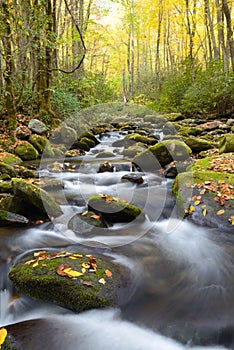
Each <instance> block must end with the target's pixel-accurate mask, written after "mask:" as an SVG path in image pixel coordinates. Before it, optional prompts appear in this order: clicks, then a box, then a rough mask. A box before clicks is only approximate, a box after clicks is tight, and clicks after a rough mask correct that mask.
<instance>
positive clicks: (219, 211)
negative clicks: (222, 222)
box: [216, 209, 225, 215]
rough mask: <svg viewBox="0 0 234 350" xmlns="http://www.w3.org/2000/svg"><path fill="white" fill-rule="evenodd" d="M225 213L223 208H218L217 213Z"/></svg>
mask: <svg viewBox="0 0 234 350" xmlns="http://www.w3.org/2000/svg"><path fill="white" fill-rule="evenodd" d="M224 213H225V210H224V209H220V210H218V211H217V213H216V214H217V215H223V214H224Z"/></svg>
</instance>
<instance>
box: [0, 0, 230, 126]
mask: <svg viewBox="0 0 234 350" xmlns="http://www.w3.org/2000/svg"><path fill="white" fill-rule="evenodd" d="M233 5H234V1H233V0H202V1H201V0H180V1H176V2H175V1H171V0H146V1H144V2H142V1H141V0H119V1H110V0H109V1H107V0H106V1H101V0H1V1H0V91H1V94H0V117H1V120H2V121H6V120H7V123H8V128H9V129H10V130H14V129H15V128H16V124H17V116H18V115H19V114H26V115H29V116H30V117H33V116H37V117H39V118H40V119H41V120H42V121H43V122H45V123H46V124H47V125H50V126H53V125H54V124H56V121H58V120H63V119H64V118H66V117H67V116H68V115H71V114H75V113H76V112H77V111H79V110H80V109H82V108H85V107H89V106H92V105H94V104H99V103H105V102H109V101H124V102H129V103H131V102H134V103H139V104H144V105H146V106H147V107H150V108H153V109H155V110H160V111H180V112H183V113H187V114H188V115H190V114H191V115H198V114H206V113H215V114H217V115H225V114H228V115H232V113H234V110H233V104H234V73H233V72H234V41H233V24H234V20H233V17H232V10H233Z"/></svg>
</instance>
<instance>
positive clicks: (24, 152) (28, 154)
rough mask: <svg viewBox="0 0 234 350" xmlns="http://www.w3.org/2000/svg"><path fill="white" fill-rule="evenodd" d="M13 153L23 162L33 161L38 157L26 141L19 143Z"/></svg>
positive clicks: (36, 152)
mask: <svg viewBox="0 0 234 350" xmlns="http://www.w3.org/2000/svg"><path fill="white" fill-rule="evenodd" d="M15 153H16V155H17V156H19V157H20V158H21V159H23V160H34V159H37V158H38V156H39V153H38V151H37V150H36V148H35V147H34V146H33V145H31V143H29V142H28V141H19V142H18V145H17V146H16V148H15Z"/></svg>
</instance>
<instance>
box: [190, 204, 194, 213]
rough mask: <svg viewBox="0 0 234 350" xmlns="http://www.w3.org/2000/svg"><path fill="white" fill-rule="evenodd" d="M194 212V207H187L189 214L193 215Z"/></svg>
mask: <svg viewBox="0 0 234 350" xmlns="http://www.w3.org/2000/svg"><path fill="white" fill-rule="evenodd" d="M194 211H195V207H194V206H193V205H190V207H189V212H190V213H193V212H194Z"/></svg>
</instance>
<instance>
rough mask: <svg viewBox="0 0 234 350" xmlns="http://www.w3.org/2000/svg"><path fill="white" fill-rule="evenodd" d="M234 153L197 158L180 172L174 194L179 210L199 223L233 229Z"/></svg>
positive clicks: (230, 230) (227, 229)
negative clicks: (186, 169) (193, 163)
mask: <svg viewBox="0 0 234 350" xmlns="http://www.w3.org/2000/svg"><path fill="white" fill-rule="evenodd" d="M233 164H234V156H233V155H231V154H229V155H226V156H225V157H224V156H223V157H221V156H213V157H209V158H204V159H202V160H198V161H197V162H196V164H195V165H193V166H192V167H190V171H188V172H185V173H181V174H179V175H177V177H176V179H175V181H174V183H173V193H174V194H175V196H176V198H177V204H178V208H179V210H180V211H182V213H183V214H185V215H187V216H188V219H189V220H191V221H193V222H194V223H196V224H199V225H205V226H210V227H216V228H220V229H222V230H223V231H229V232H234V229H233V225H234V169H233Z"/></svg>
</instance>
